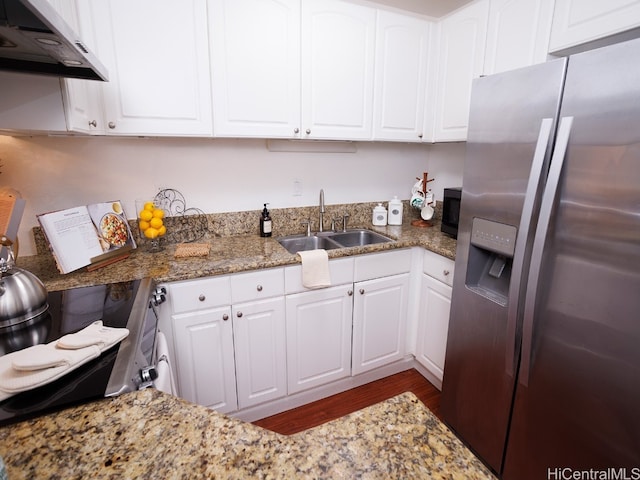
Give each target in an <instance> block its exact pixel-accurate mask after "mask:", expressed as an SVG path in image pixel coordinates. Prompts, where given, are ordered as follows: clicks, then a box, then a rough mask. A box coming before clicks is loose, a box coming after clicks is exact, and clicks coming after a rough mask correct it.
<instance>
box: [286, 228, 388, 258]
mask: <svg viewBox="0 0 640 480" xmlns="http://www.w3.org/2000/svg"><path fill="white" fill-rule="evenodd" d="M393 241H394V240H393V239H391V238H389V237H386V236H384V235H381V234H380V233H377V232H372V231H371V230H367V229H365V228H358V229H353V230H347V231H345V232H321V233H316V234H314V235H310V236H308V235H289V236H287V237H282V238H279V239H278V242H279V243H280V245H282V246H283V247H284V248H286V249H287V250H288V251H289V253H298V252H300V251H303V250H315V249H317V248H322V249H324V250H331V249H334V248H349V247H363V246H365V245H373V244H375V243H386V242H393Z"/></svg>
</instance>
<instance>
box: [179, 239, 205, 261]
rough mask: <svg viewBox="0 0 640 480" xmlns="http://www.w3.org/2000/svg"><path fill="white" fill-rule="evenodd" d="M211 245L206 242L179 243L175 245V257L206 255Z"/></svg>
mask: <svg viewBox="0 0 640 480" xmlns="http://www.w3.org/2000/svg"><path fill="white" fill-rule="evenodd" d="M210 250H211V245H209V244H208V243H179V244H178V246H177V247H176V253H175V254H174V256H175V257H176V258H189V257H206V256H207V255H209V251H210Z"/></svg>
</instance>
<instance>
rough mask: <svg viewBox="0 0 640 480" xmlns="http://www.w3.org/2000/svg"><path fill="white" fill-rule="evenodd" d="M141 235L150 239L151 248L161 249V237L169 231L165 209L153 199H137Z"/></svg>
mask: <svg viewBox="0 0 640 480" xmlns="http://www.w3.org/2000/svg"><path fill="white" fill-rule="evenodd" d="M136 210H137V211H138V228H139V230H140V236H141V238H143V239H146V240H149V245H150V250H152V251H154V250H160V238H161V237H163V236H164V235H165V234H166V233H167V227H166V226H165V224H164V216H165V213H164V210H162V209H161V208H159V207H158V206H157V205H156V204H155V203H154V202H152V201H136Z"/></svg>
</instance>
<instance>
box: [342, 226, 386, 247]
mask: <svg viewBox="0 0 640 480" xmlns="http://www.w3.org/2000/svg"><path fill="white" fill-rule="evenodd" d="M331 239H332V240H334V241H336V242H337V243H339V244H340V245H342V246H343V247H363V246H365V245H373V244H375V243H387V242H393V239H391V238H389V237H385V236H384V235H382V234H380V233H377V232H372V231H371V230H365V229H359V230H347V231H346V232H337V233H334V234H332V235H331Z"/></svg>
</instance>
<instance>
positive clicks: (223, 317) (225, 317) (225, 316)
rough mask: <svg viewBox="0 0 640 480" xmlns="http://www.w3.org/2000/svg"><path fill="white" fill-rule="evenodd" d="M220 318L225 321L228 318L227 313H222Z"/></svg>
mask: <svg viewBox="0 0 640 480" xmlns="http://www.w3.org/2000/svg"><path fill="white" fill-rule="evenodd" d="M222 320H224V321H225V322H226V321H227V320H229V315H227V314H226V313H225V314H224V315H222Z"/></svg>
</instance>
